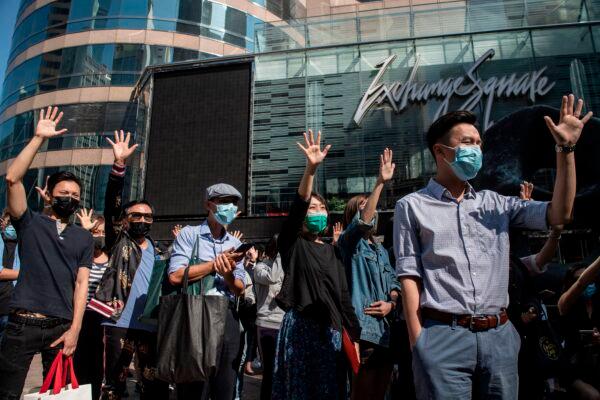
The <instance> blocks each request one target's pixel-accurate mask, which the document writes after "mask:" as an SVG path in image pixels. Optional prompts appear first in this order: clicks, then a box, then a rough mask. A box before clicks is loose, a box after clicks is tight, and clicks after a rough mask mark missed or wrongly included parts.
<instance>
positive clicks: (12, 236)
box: [4, 225, 17, 240]
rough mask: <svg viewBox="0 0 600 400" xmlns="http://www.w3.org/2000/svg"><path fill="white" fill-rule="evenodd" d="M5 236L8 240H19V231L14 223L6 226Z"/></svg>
mask: <svg viewBox="0 0 600 400" xmlns="http://www.w3.org/2000/svg"><path fill="white" fill-rule="evenodd" d="M4 237H5V238H6V239H8V240H17V231H16V230H15V227H14V226H12V225H8V226H7V227H6V228H4Z"/></svg>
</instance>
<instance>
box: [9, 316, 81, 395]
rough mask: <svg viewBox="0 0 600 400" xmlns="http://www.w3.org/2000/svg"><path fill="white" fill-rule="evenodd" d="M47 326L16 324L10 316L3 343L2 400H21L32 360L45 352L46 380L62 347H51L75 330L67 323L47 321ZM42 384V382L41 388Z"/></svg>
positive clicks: (25, 323) (43, 361)
mask: <svg viewBox="0 0 600 400" xmlns="http://www.w3.org/2000/svg"><path fill="white" fill-rule="evenodd" d="M44 324H45V325H34V324H32V323H29V322H21V321H19V322H16V321H14V320H13V317H12V316H11V317H9V321H8V324H7V326H6V330H5V331H4V337H3V338H2V342H1V344H0V399H1V400H18V399H19V398H20V397H21V392H22V391H23V386H24V385H25V378H26V377H27V372H28V371H29V366H30V364H31V360H32V359H33V356H34V355H35V354H36V353H42V365H43V370H44V377H45V376H46V374H47V373H48V370H49V369H50V365H51V364H52V361H54V358H55V357H56V354H57V353H58V350H60V348H61V347H62V344H61V345H59V346H57V347H50V345H51V344H52V342H54V341H55V340H56V339H58V338H59V337H61V336H62V334H63V333H65V331H66V330H67V329H69V328H70V327H71V322H70V321H66V320H56V319H55V320H53V321H50V320H48V321H45V322H44ZM41 384H42V382H40V386H41Z"/></svg>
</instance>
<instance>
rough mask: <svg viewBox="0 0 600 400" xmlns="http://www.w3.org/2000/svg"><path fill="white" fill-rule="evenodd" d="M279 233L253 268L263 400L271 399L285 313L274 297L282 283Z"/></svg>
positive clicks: (261, 394) (261, 395)
mask: <svg viewBox="0 0 600 400" xmlns="http://www.w3.org/2000/svg"><path fill="white" fill-rule="evenodd" d="M277 236H278V235H275V236H273V237H272V238H271V240H270V241H269V243H267V246H266V248H265V256H264V258H263V259H262V260H261V261H260V262H259V263H257V264H256V266H255V267H254V290H255V293H256V307H257V312H256V327H257V330H258V345H259V348H260V354H261V355H262V359H263V360H262V361H263V380H262V384H261V388H260V398H261V400H266V399H270V398H271V386H272V381H273V366H274V363H275V349H276V344H277V335H278V333H279V327H280V326H281V321H282V320H283V315H284V314H285V312H284V311H283V310H282V309H281V308H279V306H277V303H276V302H275V297H276V296H277V295H278V294H279V290H280V289H281V284H282V282H283V268H282V266H281V258H280V257H279V254H277Z"/></svg>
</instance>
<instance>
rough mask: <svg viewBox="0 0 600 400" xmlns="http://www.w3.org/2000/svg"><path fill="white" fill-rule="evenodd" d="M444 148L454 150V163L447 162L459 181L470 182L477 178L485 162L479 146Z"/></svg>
mask: <svg viewBox="0 0 600 400" xmlns="http://www.w3.org/2000/svg"><path fill="white" fill-rule="evenodd" d="M442 146H444V147H446V148H448V149H452V150H454V161H452V162H449V161H448V160H445V161H446V162H447V163H448V165H450V168H452V171H454V174H455V175H456V177H457V178H458V179H460V180H461V181H468V180H470V179H473V178H475V177H476V176H477V173H478V172H479V170H480V169H481V164H482V161H483V154H482V153H481V148H480V147H479V146H456V147H450V146H445V145H442Z"/></svg>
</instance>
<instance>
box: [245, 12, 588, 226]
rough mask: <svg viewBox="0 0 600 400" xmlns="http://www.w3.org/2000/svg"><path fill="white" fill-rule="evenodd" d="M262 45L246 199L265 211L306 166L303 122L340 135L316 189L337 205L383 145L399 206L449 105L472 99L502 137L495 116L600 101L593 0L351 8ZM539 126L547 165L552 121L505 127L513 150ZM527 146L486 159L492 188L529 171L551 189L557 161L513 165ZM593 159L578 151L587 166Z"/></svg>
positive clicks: (425, 170)
mask: <svg viewBox="0 0 600 400" xmlns="http://www.w3.org/2000/svg"><path fill="white" fill-rule="evenodd" d="M255 47H256V49H255V50H256V52H257V54H256V58H255V69H256V77H255V83H254V104H253V106H254V120H253V132H252V149H253V159H252V167H251V172H252V182H251V188H252V193H251V195H252V199H251V207H252V211H253V213H255V214H257V215H265V214H267V215H269V214H273V215H276V214H278V213H280V212H281V211H282V210H286V209H287V207H288V205H289V202H290V201H291V199H292V198H293V196H294V193H295V191H296V188H297V184H298V182H299V180H300V177H301V175H302V172H303V168H304V158H303V155H302V154H301V153H300V152H299V151H297V149H296V144H295V142H296V141H297V140H301V136H300V135H301V132H303V131H304V130H305V129H307V128H311V129H313V130H314V131H315V132H316V131H318V130H321V131H322V132H323V137H324V140H325V142H326V143H329V144H332V149H331V151H330V153H329V155H328V157H327V160H326V162H325V163H324V165H323V166H322V168H320V170H319V174H320V175H319V177H318V183H317V184H318V189H319V191H320V192H321V193H322V194H324V195H325V196H326V197H327V198H328V200H329V201H330V202H331V204H330V205H331V206H332V208H333V209H334V210H341V209H342V208H343V206H344V203H345V201H346V200H347V199H348V198H349V197H351V196H353V195H355V194H360V193H365V192H368V191H370V189H371V188H372V186H373V183H374V182H375V179H376V176H377V173H378V163H379V160H378V154H380V152H381V151H382V150H383V149H384V148H385V147H390V148H391V149H393V151H394V158H395V162H396V171H397V173H396V176H395V178H394V180H393V182H392V184H391V185H388V187H387V189H386V191H385V193H384V195H383V198H382V201H381V204H380V205H381V206H382V208H383V209H384V210H385V209H387V210H393V207H394V203H395V201H396V200H397V199H398V198H400V197H401V196H403V195H405V194H407V193H410V192H412V191H414V190H416V189H418V188H421V187H423V186H424V185H425V184H426V183H427V181H428V179H429V178H430V177H431V176H432V173H433V171H434V162H433V159H432V157H431V155H430V153H429V150H428V149H427V145H426V143H425V141H424V133H425V131H426V130H427V128H428V127H429V124H431V122H432V121H433V120H434V119H435V118H436V116H437V115H439V114H440V113H443V111H445V110H448V111H449V110H455V109H459V108H469V109H471V110H472V111H473V112H475V113H476V114H477V115H478V118H479V121H480V128H481V130H482V131H485V130H486V128H489V132H494V126H495V122H497V121H500V120H501V119H502V118H504V117H506V116H508V115H510V114H512V113H514V112H516V111H518V110H522V109H524V108H527V107H531V106H533V105H547V106H551V107H555V108H558V107H559V105H560V100H561V96H562V95H563V94H566V93H571V92H572V93H575V94H576V95H577V96H579V97H581V98H583V99H584V100H585V102H586V106H587V108H588V109H590V110H594V111H595V110H596V109H597V108H598V107H599V106H600V87H599V84H600V81H599V78H598V77H599V76H600V64H599V61H600V57H599V56H598V51H599V50H600V2H598V1H566V2H565V1H553V0H548V1H541V0H535V1H531V0H518V1H511V0H509V1H452V2H445V3H438V4H426V5H419V6H415V5H413V6H407V7H398V8H392V9H386V10H378V9H376V10H365V11H360V10H357V11H354V12H352V13H348V14H340V15H336V16H327V17H315V18H308V19H307V20H306V21H302V22H297V23H291V24H290V25H288V26H285V27H278V26H272V25H271V26H262V27H259V28H257V29H256V40H255ZM386 61H390V62H389V63H388V64H385V66H384V67H383V69H384V70H385V72H384V73H383V74H382V75H381V76H377V73H378V72H380V71H381V64H382V63H384V62H386ZM374 81H376V82H375V83H374ZM377 82H379V84H381V85H383V86H382V87H381V86H377ZM456 84H457V85H460V87H459V86H453V85H456ZM378 87H379V88H380V90H379V91H374V92H373V93H375V94H376V95H373V96H371V97H368V98H365V99H363V96H364V95H365V93H367V92H368V91H369V90H370V89H372V90H375V89H377V88H378ZM361 101H364V102H363V104H364V107H362V108H363V110H364V109H365V108H366V107H367V106H368V105H369V104H372V107H371V108H368V109H367V110H366V112H365V113H364V114H362V113H361V110H360V107H359V105H360V104H361ZM486 110H487V111H486ZM530 110H531V109H530ZM532 112H535V109H533V111H532ZM541 118H542V117H541V116H539V118H538V121H539V122H540V123H541V124H542V125H543V120H542V119H541ZM357 120H358V121H357ZM493 134H494V135H496V136H495V137H494V139H496V140H492V141H491V142H490V143H491V144H492V145H491V146H489V147H487V149H486V148H484V152H485V151H486V150H488V151H492V150H493V151H494V152H496V153H497V152H498V144H499V143H500V145H501V143H502V141H501V140H500V141H499V140H497V139H498V138H499V136H497V134H498V133H497V132H494V133H493ZM534 134H535V135H539V137H536V138H535V139H534V140H536V141H538V140H539V146H538V147H537V148H536V149H535V151H534V149H533V147H532V148H531V151H532V153H531V154H530V156H531V157H532V158H533V157H534V155H533V153H535V152H538V153H539V152H545V154H547V155H548V156H549V157H550V160H552V157H554V150H553V147H552V146H553V142H552V139H551V137H550V133H549V132H548V131H547V130H546V131H545V132H541V131H539V132H538V131H536V132H508V131H506V130H504V131H503V132H501V135H502V136H503V137H504V143H506V145H507V147H508V146H509V143H511V142H515V140H517V139H516V137H521V138H523V137H533V136H532V135H534ZM490 135H491V133H490ZM587 136H589V137H588V138H587V139H586V140H592V138H591V136H592V135H590V134H589V133H588V135H587ZM486 137H487V133H486V134H485V135H484V142H485V141H486ZM584 137H585V136H584ZM519 140H520V139H519ZM595 143H596V144H598V143H597V142H595ZM493 147H495V149H493ZM598 149H600V148H597V150H598ZM523 150H524V149H521V150H519V152H521V151H523ZM520 154H521V153H516V154H514V159H513V160H504V162H503V163H502V162H501V163H498V162H497V160H494V159H493V157H491V155H492V153H489V155H490V157H488V153H487V152H486V156H485V157H486V161H490V162H489V163H488V162H485V161H484V171H483V174H486V171H485V168H488V170H487V175H490V174H496V175H502V176H501V177H500V178H501V179H500V178H498V179H496V185H495V186H499V185H498V183H500V184H501V186H503V187H505V188H508V187H510V186H511V185H512V186H513V187H514V188H517V189H518V183H520V181H521V180H522V179H528V180H533V182H534V183H535V184H536V185H537V186H538V188H539V189H540V192H539V193H542V192H543V191H551V190H552V187H553V186H552V182H553V178H554V176H553V173H554V169H553V166H550V165H548V163H546V162H545V161H539V163H538V164H539V165H528V166H527V168H520V167H515V168H513V166H512V165H509V164H510V163H511V162H521V161H518V160H519V157H520ZM578 154H579V153H578ZM578 157H579V156H578ZM585 157H586V155H585V154H584V153H583V151H582V153H581V158H582V160H581V162H582V164H583V163H584V161H583V160H584V159H585ZM536 162H537V161H536ZM579 162H580V160H579V158H578V163H579ZM585 162H589V165H591V164H593V162H591V160H589V159H588V160H586V161H585ZM533 164H535V162H534V163H533ZM596 164H597V163H596ZM594 168H595V170H594V171H595V172H597V173H598V174H600V170H599V169H598V168H599V167H598V166H596V167H594ZM593 180H594V179H588V180H587V181H586V182H584V183H583V184H580V189H581V190H582V191H585V190H584V189H585V185H589V187H588V188H587V189H589V190H593V189H592V188H593V187H595V186H594V185H597V184H598V183H600V175H596V177H595V181H593ZM592 181H593V182H592ZM516 193H518V190H517V192H516ZM546 193H547V192H546Z"/></svg>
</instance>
